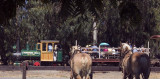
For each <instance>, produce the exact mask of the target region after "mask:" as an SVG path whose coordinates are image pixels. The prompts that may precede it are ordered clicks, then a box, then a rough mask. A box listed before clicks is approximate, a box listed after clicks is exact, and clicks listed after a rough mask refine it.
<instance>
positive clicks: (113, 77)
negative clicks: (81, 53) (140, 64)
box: [0, 70, 160, 79]
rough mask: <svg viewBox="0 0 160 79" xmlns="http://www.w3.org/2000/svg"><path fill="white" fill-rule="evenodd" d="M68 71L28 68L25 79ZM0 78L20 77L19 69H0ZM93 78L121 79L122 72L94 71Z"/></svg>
mask: <svg viewBox="0 0 160 79" xmlns="http://www.w3.org/2000/svg"><path fill="white" fill-rule="evenodd" d="M69 76H70V72H68V71H53V70H30V71H27V79H69ZM0 79H22V72H21V71H0ZM93 79H122V73H121V72H118V71H114V72H113V71H107V72H96V73H94V74H93ZM149 79H160V72H151V74H150V78H149Z"/></svg>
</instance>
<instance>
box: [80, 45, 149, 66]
mask: <svg viewBox="0 0 160 79" xmlns="http://www.w3.org/2000/svg"><path fill="white" fill-rule="evenodd" d="M136 49H137V50H138V51H140V50H144V51H143V53H147V54H148V55H149V53H150V52H149V48H136ZM81 51H82V53H88V54H90V56H91V57H92V61H93V65H95V66H97V65H101V66H103V65H105V66H106V65H107V66H118V65H119V62H120V51H119V48H118V47H110V46H109V44H108V43H100V44H99V47H98V46H91V47H81Z"/></svg>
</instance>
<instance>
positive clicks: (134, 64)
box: [120, 43, 150, 79]
mask: <svg viewBox="0 0 160 79" xmlns="http://www.w3.org/2000/svg"><path fill="white" fill-rule="evenodd" d="M120 49H121V57H122V59H121V67H122V72H123V79H126V78H127V77H128V78H129V79H133V77H135V79H140V75H141V76H142V78H143V79H148V78H149V75H150V58H149V56H148V55H147V54H145V53H140V52H135V53H132V51H131V48H130V46H129V45H128V44H127V43H121V48H120Z"/></svg>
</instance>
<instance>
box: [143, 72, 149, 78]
mask: <svg viewBox="0 0 160 79" xmlns="http://www.w3.org/2000/svg"><path fill="white" fill-rule="evenodd" d="M142 74H143V75H142V76H143V79H148V78H149V75H150V71H148V72H143V73H142Z"/></svg>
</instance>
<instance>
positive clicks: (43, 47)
mask: <svg viewBox="0 0 160 79" xmlns="http://www.w3.org/2000/svg"><path fill="white" fill-rule="evenodd" d="M42 51H46V43H42Z"/></svg>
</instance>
